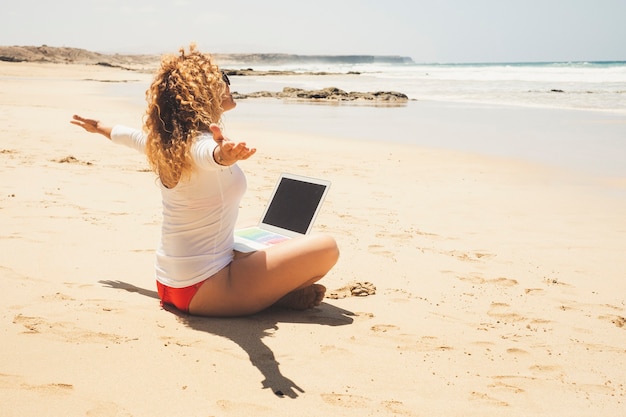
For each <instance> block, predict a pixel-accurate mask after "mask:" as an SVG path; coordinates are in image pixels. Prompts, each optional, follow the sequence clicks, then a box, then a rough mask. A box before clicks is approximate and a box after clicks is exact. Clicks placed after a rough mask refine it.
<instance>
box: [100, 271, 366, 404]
mask: <svg viewBox="0 0 626 417" xmlns="http://www.w3.org/2000/svg"><path fill="white" fill-rule="evenodd" d="M99 282H100V283H101V284H103V285H106V286H108V287H110V288H116V289H121V290H125V291H128V292H133V293H138V294H141V295H144V296H147V297H151V298H155V299H157V300H158V299H159V296H158V294H157V292H156V291H151V290H146V289H144V288H140V287H136V286H134V285H132V284H128V283H126V282H122V281H99ZM164 308H165V309H166V310H167V311H169V312H171V313H173V314H175V315H176V316H177V317H178V319H179V320H180V322H181V323H184V324H185V325H187V326H189V327H190V328H192V329H194V330H198V331H202V332H207V333H211V334H213V335H216V336H221V337H224V338H227V339H229V340H232V341H233V342H235V343H236V344H237V345H239V346H240V347H241V348H242V349H243V350H244V351H245V352H246V353H247V354H248V357H249V358H250V362H251V363H252V365H254V366H255V367H256V368H257V369H258V370H259V371H260V372H261V374H262V375H263V376H264V378H265V379H264V380H263V381H262V386H263V388H269V389H271V390H272V392H273V393H274V394H276V395H278V396H280V397H290V398H296V397H298V393H303V392H304V390H303V389H302V388H300V387H299V386H298V385H297V384H296V383H295V382H294V381H292V380H290V379H289V378H287V377H286V376H284V375H283V374H281V372H280V368H279V362H278V361H277V360H276V357H275V356H274V352H272V350H271V349H270V348H269V347H268V346H267V345H265V344H264V343H263V341H262V340H263V338H264V337H265V336H268V335H269V334H270V333H269V331H276V330H278V328H279V324H280V323H302V324H321V325H325V326H345V325H348V324H351V323H352V322H353V321H354V320H353V317H354V316H355V314H354V313H353V312H351V311H347V310H344V309H341V308H338V307H335V306H333V305H330V304H326V303H322V304H321V305H320V306H318V307H316V308H313V309H310V310H305V311H294V310H286V309H279V308H270V309H267V310H265V311H262V312H260V313H257V314H254V315H252V316H246V317H238V318H210V317H197V316H191V315H188V314H185V313H183V312H181V311H179V310H177V309H176V308H174V307H170V306H164Z"/></svg>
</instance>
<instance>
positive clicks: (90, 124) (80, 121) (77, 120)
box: [70, 114, 111, 139]
mask: <svg viewBox="0 0 626 417" xmlns="http://www.w3.org/2000/svg"><path fill="white" fill-rule="evenodd" d="M70 123H71V124H73V125H76V126H80V127H82V128H83V129H85V130H86V131H87V132H89V133H99V134H101V135H103V136H106V137H107V138H108V139H111V128H110V127H108V126H103V125H102V124H101V123H100V121H99V120H95V119H88V118H86V117H82V116H79V115H77V114H75V115H74V116H73V117H72V120H70Z"/></svg>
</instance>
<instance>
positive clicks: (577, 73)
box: [111, 61, 626, 178]
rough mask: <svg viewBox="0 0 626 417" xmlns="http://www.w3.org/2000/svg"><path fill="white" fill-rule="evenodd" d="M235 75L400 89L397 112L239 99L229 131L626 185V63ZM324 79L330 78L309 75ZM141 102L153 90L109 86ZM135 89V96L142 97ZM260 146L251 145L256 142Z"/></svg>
mask: <svg viewBox="0 0 626 417" xmlns="http://www.w3.org/2000/svg"><path fill="white" fill-rule="evenodd" d="M223 67H224V68H227V69H246V68H252V69H254V70H258V71H271V70H275V71H296V72H298V73H303V74H301V75H287V76H273V75H268V76H232V77H230V78H231V90H232V91H236V92H239V93H242V94H247V93H252V92H257V91H272V92H277V91H281V90H282V89H283V88H284V87H296V88H303V89H307V90H312V89H321V88H326V87H337V88H340V89H343V90H345V91H360V92H372V91H397V92H401V93H404V94H406V95H407V96H408V97H409V102H408V103H406V104H402V105H398V106H374V105H362V104H355V103H334V104H331V105H329V104H311V103H297V104H296V103H293V102H289V103H287V102H283V101H282V100H278V99H244V100H239V102H238V106H237V109H236V110H235V111H233V112H229V113H228V114H226V115H225V123H226V125H227V124H228V122H229V121H236V122H238V123H245V124H247V125H249V126H259V127H263V128H267V129H279V130H286V131H290V132H293V133H294V137H296V138H297V134H298V132H309V133H315V134H322V135H332V136H339V137H346V138H350V139H356V140H373V141H397V142H404V143H411V144H415V145H419V146H425V147H431V148H445V149H452V150H458V151H467V152H476V153H480V154H486V155H494V156H504V157H512V158H518V159H523V160H527V161H530V162H533V163H541V164H546V165H551V166H558V167H563V168H567V169H572V170H575V171H581V172H585V173H591V174H593V175H600V176H610V177H620V178H626V62H625V61H619V62H553V63H492V64H485V63H479V64H415V63H411V62H409V63H406V62H395V63H394V62H391V63H390V62H351V61H350V62H341V61H339V62H338V61H333V62H311V61H307V62H280V63H274V64H267V63H263V64H259V63H245V62H242V63H239V64H232V63H229V64H227V65H226V64H225V65H223ZM310 72H326V73H327V75H323V76H320V75H307V74H306V73H310ZM111 88H115V89H116V90H118V91H120V89H124V91H125V93H126V94H128V93H129V92H132V93H133V94H135V95H136V98H137V99H138V100H143V98H144V94H143V93H144V91H145V88H146V86H145V85H140V86H136V87H133V86H132V85H128V84H126V85H118V86H111ZM135 88H136V89H135ZM251 142H253V140H251Z"/></svg>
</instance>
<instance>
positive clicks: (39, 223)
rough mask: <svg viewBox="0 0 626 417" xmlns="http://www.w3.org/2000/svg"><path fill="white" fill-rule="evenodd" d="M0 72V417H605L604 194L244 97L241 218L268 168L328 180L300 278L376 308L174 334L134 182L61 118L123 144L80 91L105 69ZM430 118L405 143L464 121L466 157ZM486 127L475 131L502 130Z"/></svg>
mask: <svg viewBox="0 0 626 417" xmlns="http://www.w3.org/2000/svg"><path fill="white" fill-rule="evenodd" d="M11 65H17V66H15V67H14V66H10V67H8V66H7V65H2V63H0V71H1V73H0V74H1V76H0V83H1V87H2V88H0V91H2V92H3V93H2V94H3V100H2V104H0V108H1V109H2V115H3V116H2V117H3V118H4V120H3V123H4V126H3V137H4V139H3V143H2V146H1V148H0V158H1V159H2V165H1V166H2V169H0V178H1V179H2V181H1V182H0V212H2V216H1V217H0V230H2V231H3V233H2V239H0V249H1V250H0V270H2V272H3V276H4V279H5V290H4V291H3V292H2V294H1V295H0V300H1V301H2V302H3V304H4V305H5V306H6V308H5V310H4V312H3V313H2V317H3V320H2V324H1V326H2V327H1V329H0V330H1V331H2V333H3V335H4V337H5V346H6V348H5V351H4V354H3V357H2V359H0V401H1V402H2V403H3V410H2V411H0V415H7V416H8V415H13V414H20V415H23V416H31V415H32V416H39V415H43V414H46V413H48V414H50V413H52V414H57V415H62V414H63V415H84V414H92V415H134V416H143V415H146V416H147V415H150V416H161V415H163V416H165V415H171V414H172V413H179V414H184V415H197V414H198V413H204V414H208V415H223V416H239V415H245V414H248V415H258V416H288V415H295V414H298V415H311V416H312V415H319V414H328V415H345V416H361V415H363V413H364V412H365V413H367V412H370V413H375V414H377V415H407V416H419V415H424V414H429V415H446V416H461V415H462V416H472V415H476V416H490V415H493V416H496V415H502V414H506V415H509V416H525V415H529V414H532V415H536V416H551V415H554V414H555V413H557V414H558V413H563V412H566V413H567V414H568V415H573V416H587V415H596V414H602V415H606V416H617V415H620V413H621V410H622V408H623V403H624V400H625V398H626V387H625V386H624V384H623V383H622V381H623V376H624V375H623V370H622V369H621V367H620V366H619V364H620V363H621V362H622V358H623V355H624V353H626V350H625V349H624V346H626V333H625V332H624V324H626V323H625V319H624V317H625V316H626V307H625V305H624V303H625V300H624V295H623V294H625V293H626V281H625V280H624V279H623V271H624V270H626V260H625V259H624V257H623V253H625V249H626V247H625V245H626V244H625V243H624V242H626V219H625V218H624V216H623V213H625V212H626V200H625V199H624V198H622V197H619V196H614V195H610V194H609V193H606V192H605V190H606V188H605V187H609V188H610V189H612V190H616V191H620V190H623V186H624V184H623V183H621V185H620V184H613V185H610V184H606V183H601V184H600V183H598V182H597V178H596V177H595V176H588V175H585V174H572V173H571V172H570V171H567V170H562V169H559V168H557V167H553V166H550V165H547V166H546V165H541V164H535V163H532V162H528V161H524V160H523V158H507V157H497V156H493V155H491V156H490V155H481V154H480V153H479V152H478V153H476V152H465V151H463V150H462V149H456V150H454V149H446V148H445V147H442V148H440V149H437V148H435V147H432V146H423V145H416V144H410V145H409V144H404V143H398V142H395V141H391V142H385V141H384V140H383V139H384V137H385V132H380V133H379V132H376V131H374V132H373V136H372V140H366V141H357V140H355V139H356V138H354V137H351V136H350V135H346V134H344V133H345V131H343V130H342V129H344V128H345V126H344V124H343V120H342V119H341V118H337V117H336V116H337V114H336V113H332V112H326V118H325V119H324V121H323V123H322V124H321V126H316V125H315V123H312V124H313V126H307V125H302V124H301V123H300V122H299V121H301V120H306V119H309V120H310V117H311V116H310V113H309V111H310V110H311V109H312V108H315V109H318V110H320V113H324V112H325V111H324V109H326V110H330V108H328V107H321V106H317V107H316V106H310V105H307V106H301V105H295V104H294V105H292V104H280V106H281V107H280V108H281V110H282V111H281V112H280V113H279V114H275V115H274V116H273V118H272V117H270V116H269V115H268V114H265V113H261V114H259V115H257V116H255V117H257V118H253V119H249V117H251V116H252V114H253V113H256V112H257V111H260V109H261V108H262V103H261V102H255V103H252V104H250V105H249V104H247V102H245V101H244V102H242V103H240V106H239V108H238V109H237V110H235V112H239V111H241V113H238V114H237V115H235V113H233V114H232V115H228V116H227V117H226V121H225V125H226V128H227V133H228V134H230V135H232V137H237V138H243V137H253V139H254V140H255V142H256V143H255V145H256V146H257V147H258V148H259V151H258V153H257V155H255V157H254V158H252V159H251V160H249V161H246V163H245V164H242V165H243V168H244V170H245V171H246V174H247V177H248V193H247V195H246V197H245V199H244V201H243V202H242V208H241V216H240V219H241V221H242V222H243V221H247V220H248V219H254V218H256V217H257V216H258V215H259V213H260V210H261V208H262V204H263V203H264V202H265V201H266V198H267V195H268V193H269V191H270V190H271V187H272V185H273V183H274V181H275V179H276V177H277V175H278V173H279V172H281V171H291V172H294V171H295V172H297V173H301V174H303V175H313V176H321V177H325V178H328V179H330V180H331V181H332V186H331V190H330V194H329V195H328V198H327V201H326V202H325V205H324V207H323V210H322V212H321V213H320V216H319V217H318V220H317V223H316V227H315V229H316V230H317V231H326V232H328V233H331V234H333V235H334V236H335V237H336V238H337V240H338V242H339V245H340V248H341V251H342V255H341V259H340V262H339V264H338V265H337V267H336V269H335V270H333V272H332V273H331V274H330V275H329V276H328V277H326V278H325V279H324V281H323V283H324V284H325V285H327V287H328V288H329V289H330V290H335V289H340V288H342V287H344V286H346V285H347V284H348V283H350V282H353V281H369V282H372V283H374V285H376V287H377V293H376V294H375V295H373V296H368V297H347V298H344V299H338V300H331V299H327V300H325V302H324V303H323V305H322V306H321V307H320V308H317V309H314V310H311V311H309V312H305V313H294V312H284V311H268V312H266V313H263V314H260V315H257V316H253V317H249V318H244V319H236V320H225V319H220V320H213V319H211V320H210V319H200V318H191V317H186V316H179V315H176V314H173V313H172V312H169V311H165V310H162V309H160V308H159V306H158V301H157V300H156V299H155V290H154V288H153V287H154V282H153V279H152V277H153V271H152V265H153V261H152V257H153V250H154V245H155V243H156V241H157V238H158V233H159V227H160V223H159V219H160V217H159V216H160V198H159V195H158V188H157V187H155V186H154V176H153V175H152V174H151V173H149V172H146V170H145V169H146V163H145V162H144V160H143V158H142V157H141V156H140V155H136V154H134V153H133V152H132V151H128V150H125V149H123V148H121V147H116V146H113V145H111V144H110V143H108V142H107V141H106V140H105V139H103V138H95V137H92V136H90V135H87V134H85V133H83V132H81V131H79V130H77V129H75V128H74V127H73V126H71V125H70V124H69V119H70V117H71V115H72V114H74V113H82V114H85V115H93V116H95V117H99V118H101V119H102V120H108V121H112V122H119V123H124V124H128V125H132V126H138V125H139V124H140V122H141V117H142V113H143V105H142V104H141V102H140V101H134V99H132V100H131V99H129V98H128V97H120V96H117V95H110V94H106V91H107V88H106V85H105V84H104V83H102V82H98V81H94V80H96V79H99V80H119V79H121V78H123V77H128V74H127V73H121V72H120V70H116V69H111V68H105V67H103V68H99V67H98V68H94V67H86V66H85V67H83V66H73V65H72V66H70V65H68V66H59V67H55V69H54V70H51V68H47V67H45V66H44V67H41V66H31V65H30V64H11ZM7 68H11V70H10V71H9V70H7ZM132 76H133V77H135V76H137V77H139V78H137V79H138V80H139V82H143V80H144V79H143V78H140V77H144V76H143V75H136V74H133V75H132ZM146 77H149V75H146ZM133 79H135V78H133ZM141 98H142V97H139V100H141ZM422 104H423V105H424V106H422ZM429 104H430V103H421V102H418V103H416V105H418V106H420V110H421V111H423V112H425V111H428V113H427V114H423V115H422V117H424V121H425V122H426V121H429V123H431V124H432V126H429V127H428V129H427V132H431V134H433V133H432V132H438V131H440V130H441V129H445V128H446V126H448V127H450V124H451V123H456V124H458V126H456V127H455V129H454V131H453V132H451V137H455V136H457V135H455V134H454V133H455V132H456V131H457V130H463V129H464V127H465V128H466V129H465V130H466V131H467V136H468V137H470V138H472V139H476V140H477V141H478V140H481V138H480V137H476V132H475V131H472V129H467V127H468V126H471V124H470V120H468V119H469V118H471V115H466V116H465V117H461V116H460V115H461V114H463V113H461V112H459V113H458V114H459V116H458V117H457V118H455V119H453V120H450V118H449V113H446V112H442V111H441V108H442V107H440V106H432V107H430V106H429ZM276 106H278V103H276ZM460 107H463V106H460ZM470 107H471V106H470ZM275 108H276V107H275V106H274V105H271V106H270V108H269V109H266V110H265V111H266V112H268V113H271V111H272V110H273V109H275ZM355 109H356V108H353V107H351V108H349V109H348V113H350V114H351V115H352V116H350V117H357V118H358V117H362V113H360V112H359V111H356V110H355ZM368 109H369V110H368V114H369V112H374V111H382V112H386V111H385V109H380V108H373V109H371V108H368ZM305 110H306V111H305ZM390 110H391V109H390ZM396 110H397V109H396ZM461 110H463V109H461ZM465 110H467V109H465ZM465 110H464V111H465ZM484 110H485V111H486V112H489V111H492V110H493V109H484ZM492 114H494V116H495V117H493V118H492V120H491V123H492V124H491V125H489V126H488V128H489V129H491V130H492V131H494V132H496V134H495V135H494V137H496V138H497V137H510V136H512V135H518V134H519V132H518V131H517V130H518V127H519V126H518V125H517V124H516V123H515V122H512V121H511V120H510V119H506V118H502V117H498V114H499V113H498V112H496V113H492ZM543 114H544V115H545V116H546V120H553V119H552V117H551V116H552V115H553V113H551V112H550V111H547V113H543ZM295 116H298V117H295ZM383 119H384V120H383ZM366 120H367V119H366ZM370 120H371V118H370ZM381 120H382V122H384V123H383V127H384V125H385V123H389V122H388V121H389V118H383V117H381ZM609 124H610V123H609ZM281 126H282V127H284V128H283V129H279V127H281ZM592 126H595V125H593V124H592ZM383 127H381V128H380V129H381V130H382V129H383ZM557 127H559V128H560V127H561V126H557ZM534 128H535V127H529V129H534ZM427 132H426V133H427ZM294 133H297V134H298V140H294ZM548 133H550V132H548ZM574 133H575V132H574ZM377 135H378V136H377ZM377 137H380V138H381V140H376V138H377ZM440 138H441V137H439V140H441V139H440ZM68 156H72V157H74V158H75V159H74V160H72V159H65V158H67V157H68ZM64 160H65V161H69V162H63V161H64ZM611 187H612V188H611ZM276 391H281V392H283V394H285V395H284V396H283V397H281V396H278V395H275V394H274V392H276ZM555 392H557V393H559V395H554V393H555ZM285 397H292V398H285ZM307 410H311V411H307Z"/></svg>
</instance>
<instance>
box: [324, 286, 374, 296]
mask: <svg viewBox="0 0 626 417" xmlns="http://www.w3.org/2000/svg"><path fill="white" fill-rule="evenodd" d="M374 294H376V286H375V285H374V284H372V283H371V282H352V283H350V284H348V285H346V286H345V287H341V288H337V289H336V290H332V291H330V292H329V293H327V294H326V298H331V299H334V300H337V299H339V298H346V297H350V296H354V297H367V296H368V295H374Z"/></svg>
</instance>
